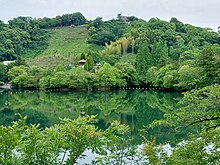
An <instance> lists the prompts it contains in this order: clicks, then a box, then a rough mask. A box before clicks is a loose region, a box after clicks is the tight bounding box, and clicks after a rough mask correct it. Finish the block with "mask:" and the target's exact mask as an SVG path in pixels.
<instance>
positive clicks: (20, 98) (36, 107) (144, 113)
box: [0, 90, 184, 143]
mask: <svg viewBox="0 0 220 165" xmlns="http://www.w3.org/2000/svg"><path fill="white" fill-rule="evenodd" d="M181 98H182V95H181V94H179V93H174V92H172V93H171V92H161V91H155V90H149V91H146V90H145V91H141V90H121V91H96V92H48V91H3V90H2V91H0V125H9V124H10V123H11V122H12V121H13V120H16V118H17V117H16V116H15V114H16V113H20V114H22V115H23V116H25V115H27V116H28V120H27V122H28V123H40V125H41V127H42V128H44V127H48V126H51V125H53V124H55V123H59V118H64V117H68V118H71V119H74V118H77V117H78V116H80V115H81V114H82V113H85V114H87V115H96V114H98V117H97V118H98V119H99V122H98V126H99V127H100V128H103V129H104V128H106V127H108V125H109V124H110V123H111V122H112V121H114V120H118V121H120V122H121V123H123V124H127V125H129V126H130V128H131V131H132V136H134V139H135V141H136V142H137V143H138V142H139V141H140V136H139V135H140V132H139V130H140V129H142V128H143V127H144V126H146V125H148V124H150V123H151V122H152V121H154V120H156V119H161V118H163V114H164V113H165V112H168V111H175V110H176V109H177V102H178V101H179V100H180V99H181ZM183 134H184V133H178V134H177V133H176V134H167V128H157V129H156V130H149V132H148V136H149V137H150V136H156V137H157V139H158V141H159V142H166V141H173V140H176V139H177V138H179V137H181V136H183Z"/></svg>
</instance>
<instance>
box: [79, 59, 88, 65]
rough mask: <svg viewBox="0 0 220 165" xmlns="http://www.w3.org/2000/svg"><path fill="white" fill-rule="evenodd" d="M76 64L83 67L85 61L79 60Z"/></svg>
mask: <svg viewBox="0 0 220 165" xmlns="http://www.w3.org/2000/svg"><path fill="white" fill-rule="evenodd" d="M78 63H79V64H80V65H81V66H84V64H85V63H86V60H84V59H82V60H79V61H78Z"/></svg>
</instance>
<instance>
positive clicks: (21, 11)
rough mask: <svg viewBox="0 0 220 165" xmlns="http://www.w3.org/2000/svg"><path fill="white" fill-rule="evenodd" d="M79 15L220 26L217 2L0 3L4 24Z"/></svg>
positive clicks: (49, 0) (30, 0)
mask: <svg viewBox="0 0 220 165" xmlns="http://www.w3.org/2000/svg"><path fill="white" fill-rule="evenodd" d="M75 12H81V13H82V14H83V15H84V16H85V17H86V18H88V19H95V18H96V17H97V16H100V17H103V19H104V20H108V19H111V18H116V16H117V14H119V13H121V14H122V15H130V16H132V15H133V16H136V17H138V18H142V19H145V20H149V19H150V18H152V17H154V18H155V17H158V18H159V19H162V20H166V21H169V20H170V19H171V18H172V17H176V18H177V19H178V20H180V21H182V22H184V23H190V24H192V25H195V26H201V27H210V28H212V29H214V30H217V28H218V27H219V26H220V0H0V20H3V21H4V22H7V21H8V20H9V19H12V18H15V17H18V16H31V17H33V18H43V17H45V16H46V17H55V16H56V15H62V14H66V13H75Z"/></svg>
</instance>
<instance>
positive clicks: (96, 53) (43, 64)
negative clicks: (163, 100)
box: [0, 13, 220, 90]
mask: <svg viewBox="0 0 220 165" xmlns="http://www.w3.org/2000/svg"><path fill="white" fill-rule="evenodd" d="M219 44H220V34H219V32H214V31H212V30H211V29H208V28H201V27H195V26H193V25H190V24H184V23H182V22H180V21H179V20H177V19H176V18H171V20H170V21H169V22H167V21H164V20H160V19H158V18H152V19H150V20H149V21H145V20H142V19H138V18H136V17H134V16H132V17H125V16H121V15H118V16H117V18H116V19H112V20H108V21H103V20H102V18H101V17H97V18H96V19H95V20H90V21H88V20H86V19H85V17H84V16H83V15H82V14H81V13H73V14H64V15H62V16H56V17H55V18H42V19H33V18H31V17H18V18H14V19H13V20H10V21H8V24H4V23H3V22H0V60H1V61H5V60H15V59H17V60H16V62H15V63H14V64H11V65H9V66H4V65H3V64H1V65H0V66H1V67H0V74H1V79H0V81H3V82H7V81H9V82H10V83H11V84H13V85H14V86H17V87H28V88H87V89H93V88H97V87H107V88H109V87H114V88H119V87H128V86H129V87H137V86H138V87H140V86H144V87H146V86H147V87H161V88H164V89H175V90H189V89H193V88H199V87H204V86H207V85H210V84H215V83H219V77H220V71H219V67H218V66H220V65H219V55H220V46H219ZM82 59H84V60H85V63H84V65H83V66H82V64H79V63H78V61H79V60H82ZM24 60H25V61H24ZM14 65H15V66H14Z"/></svg>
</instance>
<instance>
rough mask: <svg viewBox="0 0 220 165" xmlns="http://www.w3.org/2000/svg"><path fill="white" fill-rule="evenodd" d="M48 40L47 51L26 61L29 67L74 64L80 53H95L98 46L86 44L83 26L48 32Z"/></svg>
mask: <svg viewBox="0 0 220 165" xmlns="http://www.w3.org/2000/svg"><path fill="white" fill-rule="evenodd" d="M48 31H49V33H50V38H49V41H48V47H47V49H46V50H45V51H44V52H43V53H41V54H40V55H38V56H36V57H35V58H33V59H30V60H29V61H28V64H30V65H37V66H47V67H48V66H49V67H53V66H56V65H58V64H64V65H69V64H72V65H74V64H76V63H77V62H78V60H79V59H80V54H81V53H86V52H88V51H97V50H99V49H100V48H99V46H94V45H91V44H88V43H87V37H88V33H87V28H86V27H85V26H78V27H74V28H73V27H71V28H70V27H63V28H55V29H50V30H48Z"/></svg>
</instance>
